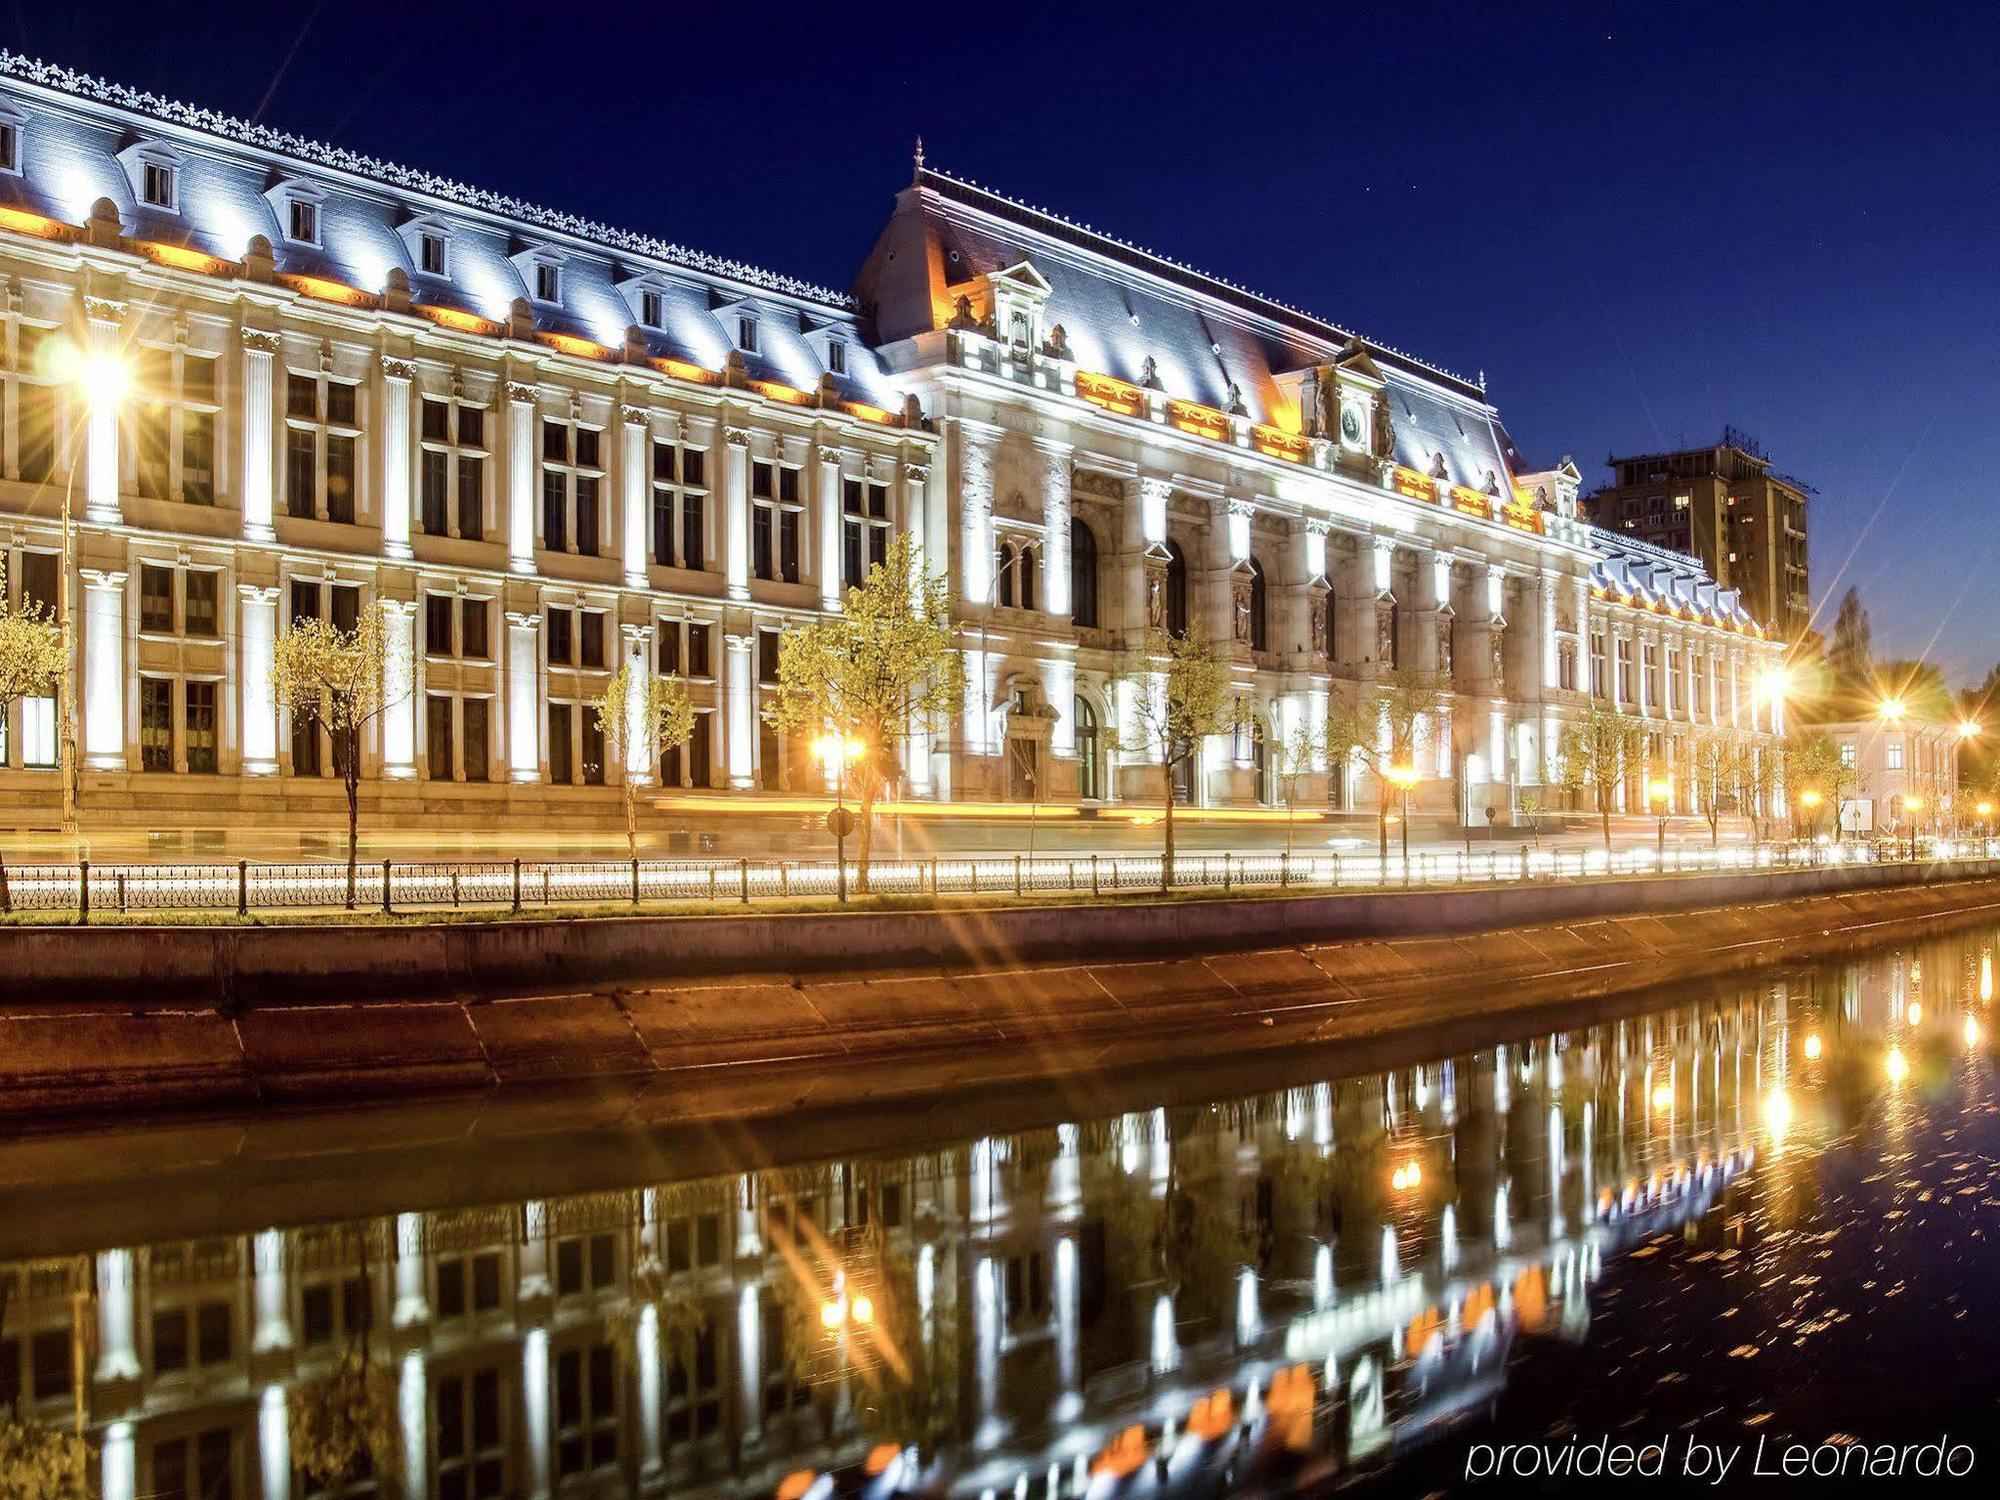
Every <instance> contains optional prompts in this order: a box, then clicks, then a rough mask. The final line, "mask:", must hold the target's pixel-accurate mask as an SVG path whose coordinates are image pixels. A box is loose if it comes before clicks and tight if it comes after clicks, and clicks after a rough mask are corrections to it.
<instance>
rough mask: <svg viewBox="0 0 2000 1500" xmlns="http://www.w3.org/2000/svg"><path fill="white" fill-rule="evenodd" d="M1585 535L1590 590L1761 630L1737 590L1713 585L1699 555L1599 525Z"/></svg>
mask: <svg viewBox="0 0 2000 1500" xmlns="http://www.w3.org/2000/svg"><path fill="white" fill-rule="evenodd" d="M1588 534H1589V539H1590V550H1591V552H1592V553H1594V554H1595V556H1596V561H1595V562H1594V563H1593V564H1592V565H1591V570H1590V585H1591V587H1592V588H1593V589H1596V590H1599V591H1601V592H1603V593H1605V594H1608V595H1612V596H1615V597H1619V598H1623V599H1627V600H1629V601H1630V602H1632V603H1634V604H1638V605H1641V606H1643V607H1649V608H1656V609H1662V610H1671V611H1673V612H1675V613H1678V614H1681V615H1685V616H1688V617H1690V618H1692V619H1695V620H1697V621H1703V622H1706V623H1709V624H1716V625H1726V626H1729V627H1731V628H1733V629H1739V630H1748V631H1751V632H1752V633H1755V634H1759V635H1761V634H1762V633H1763V632H1762V631H1761V630H1760V629H1759V628H1758V626H1757V623H1756V621H1755V620H1753V619H1752V618H1751V615H1750V611H1749V610H1747V609H1745V608H1744V607H1743V600H1742V597H1741V593H1740V591H1739V590H1737V589H1725V588H1722V587H1721V586H1720V585H1718V584H1717V583H1716V581H1715V580H1714V579H1713V578H1711V577H1709V574H1708V569H1706V568H1705V567H1703V566H1702V565H1701V562H1700V561H1699V560H1698V559H1696V558H1693V557H1689V556H1688V555H1687V554H1685V553H1681V552H1670V551H1668V550H1667V549H1666V548H1665V547H1655V546H1654V545H1652V544H1651V543H1650V542H1642V541H1638V540H1636V539H1635V538H1633V537H1628V536H1622V535H1620V534H1619V533H1618V532H1615V531H1606V530H1605V529H1604V528H1603V527H1601V526H1592V527H1590V528H1589V529H1588Z"/></svg>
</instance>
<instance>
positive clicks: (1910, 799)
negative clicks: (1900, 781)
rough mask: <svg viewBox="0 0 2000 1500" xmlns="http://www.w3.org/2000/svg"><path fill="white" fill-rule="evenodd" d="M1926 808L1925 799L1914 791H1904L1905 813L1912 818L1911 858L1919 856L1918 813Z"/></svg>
mask: <svg viewBox="0 0 2000 1500" xmlns="http://www.w3.org/2000/svg"><path fill="white" fill-rule="evenodd" d="M1923 809H1924V799H1923V798H1921V797H1919V796H1916V795H1915V794H1914V793H1911V792H1905V793H1903V813H1904V815H1905V816H1906V817H1908V818H1909V820H1910V858H1911V859H1915V858H1916V857H1917V814H1918V813H1920V812H1922V811H1923Z"/></svg>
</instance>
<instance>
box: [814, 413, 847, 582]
mask: <svg viewBox="0 0 2000 1500" xmlns="http://www.w3.org/2000/svg"><path fill="white" fill-rule="evenodd" d="M843 457H845V455H844V454H843V453H842V451H841V450H840V449H839V448H836V447H834V446H833V445H832V444H830V443H821V444H819V445H818V446H817V447H815V448H814V449H813V458H814V459H815V460H816V465H815V469H814V474H815V476H816V477H815V478H814V481H813V498H814V501H815V503H816V504H817V506H818V509H819V603H820V608H821V609H824V610H827V611H829V612H831V611H834V610H837V609H839V608H840V601H841V597H842V594H841V582H842V580H841V576H840V540H841V538H840V528H841V527H842V526H843V525H844V524H845V522H844V521H843V520H842V516H841V496H840V464H841V460H842V458H843Z"/></svg>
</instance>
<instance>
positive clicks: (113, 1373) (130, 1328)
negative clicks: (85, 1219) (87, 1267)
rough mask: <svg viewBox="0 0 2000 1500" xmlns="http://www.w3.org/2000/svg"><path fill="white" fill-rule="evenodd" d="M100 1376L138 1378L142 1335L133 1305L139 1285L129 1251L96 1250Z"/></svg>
mask: <svg viewBox="0 0 2000 1500" xmlns="http://www.w3.org/2000/svg"><path fill="white" fill-rule="evenodd" d="M96 1271H97V1378H98V1379H99V1380H100V1381H114V1380H135V1379H137V1378H138V1375H139V1338H138V1331H137V1322H136V1318H135V1316H134V1306H135V1304H136V1302H137V1295H136V1294H137V1291H138V1288H137V1287H136V1285H135V1284H134V1282H135V1267H134V1266H133V1264H132V1252H131V1251H130V1250H125V1249H118V1250H100V1251H99V1252H98V1253H97V1265H96Z"/></svg>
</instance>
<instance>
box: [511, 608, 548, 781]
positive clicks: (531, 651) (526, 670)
mask: <svg viewBox="0 0 2000 1500" xmlns="http://www.w3.org/2000/svg"><path fill="white" fill-rule="evenodd" d="M541 623H542V617H541V616H540V615H529V614H521V613H519V612H518V611H515V610H511V609H510V610H508V611H507V672H506V677H507V771H508V774H509V775H510V776H511V777H512V778H513V779H514V780H515V781H540V780H541V779H542V756H541V723H542V669H541V658H540V651H539V648H538V647H537V645H536V640H537V636H536V632H537V630H538V629H539V627H540V625H541Z"/></svg>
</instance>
